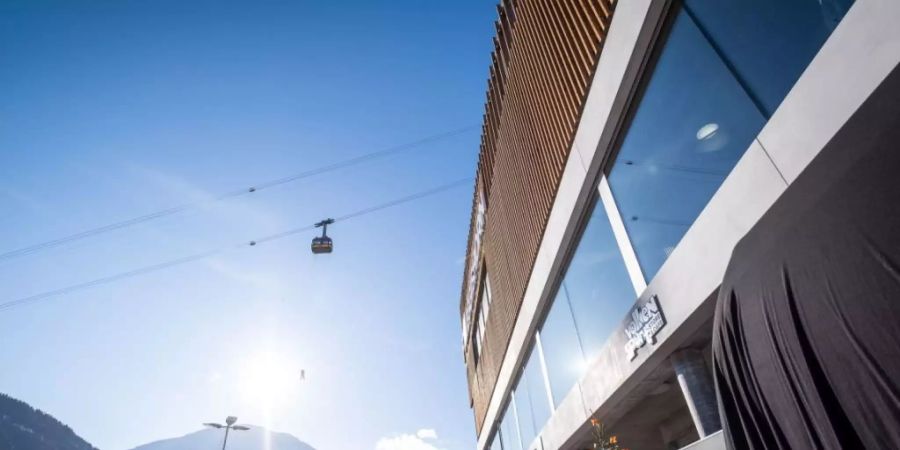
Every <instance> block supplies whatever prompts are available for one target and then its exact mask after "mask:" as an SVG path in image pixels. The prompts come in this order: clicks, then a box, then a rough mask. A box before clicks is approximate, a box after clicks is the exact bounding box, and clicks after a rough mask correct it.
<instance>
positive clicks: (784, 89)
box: [685, 0, 853, 116]
mask: <svg viewBox="0 0 900 450" xmlns="http://www.w3.org/2000/svg"><path fill="white" fill-rule="evenodd" d="M852 4H853V0H731V1H727V2H723V1H722V0H687V1H686V2H685V8H686V9H687V10H688V12H689V13H691V15H692V16H693V18H694V19H695V20H696V21H697V24H698V26H699V27H700V28H701V29H702V30H703V31H704V32H705V33H706V35H707V36H708V37H709V38H710V39H711V40H712V42H713V43H714V44H715V45H716V47H718V48H719V50H720V53H721V54H722V55H723V57H724V58H725V59H726V60H727V61H728V62H729V63H730V64H731V66H732V67H733V68H734V69H735V72H736V73H737V75H738V76H739V77H740V78H741V79H742V80H743V81H744V84H745V86H746V87H747V88H748V89H749V90H750V92H751V95H753V96H754V97H756V99H757V100H758V102H759V103H760V104H761V107H762V108H763V111H764V113H765V114H766V115H767V116H771V115H772V113H773V112H774V111H775V109H776V108H777V107H778V105H779V104H780V103H781V100H783V99H784V97H785V95H787V93H788V91H790V89H791V87H793V86H794V83H795V82H796V81H797V79H798V78H800V74H801V73H803V70H804V69H806V66H807V65H809V62H810V61H812V59H813V57H814V56H815V55H816V53H817V52H818V51H819V48H821V47H822V44H824V43H825V40H826V39H828V36H829V35H830V34H831V32H832V30H834V28H835V27H836V26H837V24H838V22H840V21H841V19H842V18H843V17H844V14H846V12H847V10H848V9H850V6H851V5H852Z"/></svg>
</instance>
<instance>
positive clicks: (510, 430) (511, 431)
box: [500, 399, 522, 450]
mask: <svg viewBox="0 0 900 450" xmlns="http://www.w3.org/2000/svg"><path fill="white" fill-rule="evenodd" d="M514 405H515V400H512V399H511V400H510V402H509V404H508V405H506V412H504V413H503V421H501V422H500V434H501V435H502V436H503V450H522V444H521V440H520V439H519V429H518V425H517V424H516V416H515V414H516V408H515V406H514Z"/></svg>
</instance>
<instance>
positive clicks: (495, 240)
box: [461, 0, 615, 430]
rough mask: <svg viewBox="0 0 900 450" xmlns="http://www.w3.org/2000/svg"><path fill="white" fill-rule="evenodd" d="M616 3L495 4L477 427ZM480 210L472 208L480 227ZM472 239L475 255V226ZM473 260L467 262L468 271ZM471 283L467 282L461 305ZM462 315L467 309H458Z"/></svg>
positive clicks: (474, 371) (483, 180) (481, 177)
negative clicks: (488, 290) (487, 306)
mask: <svg viewBox="0 0 900 450" xmlns="http://www.w3.org/2000/svg"><path fill="white" fill-rule="evenodd" d="M614 5H615V0H503V1H501V3H500V5H498V7H497V10H498V16H499V18H498V20H497V22H496V32H497V34H496V37H495V38H494V51H493V57H492V64H491V67H490V78H489V80H488V87H487V102H486V105H485V113H484V118H483V119H484V122H483V126H482V137H481V153H480V156H479V161H478V173H477V181H476V189H480V190H482V192H483V193H484V198H485V201H486V204H487V213H486V223H485V229H484V237H483V244H482V246H481V249H482V250H481V252H482V255H483V264H485V265H486V267H487V268H488V270H489V272H490V278H491V286H492V294H493V302H492V306H491V314H490V316H489V317H488V319H487V320H488V324H487V330H486V337H485V339H484V346H485V348H484V349H481V355H480V358H479V359H478V363H477V364H475V361H474V359H473V356H472V353H473V351H472V343H471V339H470V340H469V343H468V345H467V346H466V348H465V353H466V364H467V366H468V378H469V390H470V394H471V397H472V404H473V408H474V410H475V411H474V412H475V419H476V426H477V429H478V430H480V429H481V423H482V421H483V420H484V414H485V412H486V409H487V403H488V402H489V401H490V396H491V394H492V392H493V389H494V385H495V383H496V380H497V375H498V373H499V370H500V364H501V362H502V360H503V356H504V353H505V351H506V346H507V344H508V342H509V339H510V335H511V333H512V328H513V324H514V323H515V318H516V315H517V314H518V309H519V306H520V305H521V302H522V298H523V296H524V293H525V287H526V285H527V283H528V278H529V276H530V274H531V270H532V267H533V265H534V261H535V258H536V256H537V251H538V247H539V246H540V242H541V238H542V236H543V232H544V228H545V226H546V224H547V219H548V217H549V214H550V209H551V207H552V204H553V199H554V197H555V195H556V191H557V188H558V186H559V181H560V179H561V177H562V171H563V167H564V165H565V161H566V159H567V157H568V153H569V149H570V147H571V144H572V140H573V138H574V134H575V129H576V126H577V124H578V121H579V118H580V115H581V110H582V107H583V103H584V99H585V96H586V93H587V89H588V85H589V83H590V80H591V77H592V75H593V71H594V68H595V66H596V63H597V61H598V58H599V55H600V50H601V48H602V45H603V42H604V39H605V36H606V30H607V28H608V27H609V23H610V20H611V17H612V11H613V7H614ZM598 126H599V124H598ZM477 198H478V193H477V191H476V195H475V199H476V201H477ZM474 212H475V208H474V207H473V221H472V223H473V224H474ZM469 233H470V234H469V236H470V239H469V241H470V244H469V245H470V247H469V251H470V252H471V251H472V244H471V241H472V233H473V229H472V227H470V231H469ZM471 260H472V258H467V259H466V261H467V263H466V264H467V267H466V269H465V273H469V267H468V265H469V264H471V262H470V261H471ZM476 260H477V258H476ZM466 283H467V281H466V279H464V280H463V300H462V301H463V303H465V302H466V298H465V297H466V296H465V292H466V290H467V286H466ZM465 309H466V308H465V306H464V305H461V313H463V314H465ZM467 332H471V329H470V330H468V331H467Z"/></svg>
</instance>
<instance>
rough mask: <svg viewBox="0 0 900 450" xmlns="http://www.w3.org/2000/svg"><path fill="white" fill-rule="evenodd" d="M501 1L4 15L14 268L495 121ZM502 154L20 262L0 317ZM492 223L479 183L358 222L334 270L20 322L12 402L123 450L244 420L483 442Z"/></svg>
mask: <svg viewBox="0 0 900 450" xmlns="http://www.w3.org/2000/svg"><path fill="white" fill-rule="evenodd" d="M494 5H495V2H494V1H492V0H478V1H475V0H472V1H461V2H436V1H434V2H422V1H412V0H410V1H406V0H403V1H398V0H390V1H341V2H314V1H300V0H296V1H278V2H270V1H246V2H231V1H229V2H212V1H209V2H206V1H153V2H149V1H143V2H140V1H81V2H69V1H67V2H62V1H60V2H47V1H40V0H38V1H10V0H5V1H3V2H2V3H0V86H2V87H0V175H2V177H3V180H4V182H3V183H2V185H0V233H2V235H3V236H4V239H3V240H2V244H0V253H2V252H5V251H8V250H14V249H16V248H20V247H23V246H27V245H30V244H34V243H38V242H42V241H46V240H49V239H53V238H57V237H61V236H66V235H69V234H72V233H76V232H79V231H83V230H85V229H90V228H93V227H96V226H100V225H104V224H107V223H110V222H116V221H119V220H123V219H127V218H130V217H134V216H138V215H142V214H146V213H150V212H153V211H156V210H159V209H162V208H166V207H169V206H173V205H178V204H181V203H185V202H194V201H202V200H204V199H207V198H209V197H210V196H212V195H215V194H218V193H221V192H227V191H230V190H233V189H236V188H242V187H246V186H251V185H253V184H255V183H259V182H261V181H264V180H269V179H273V178H280V177H283V176H288V175H292V174H294V173H298V172H302V171H304V170H308V169H311V168H315V167H318V166H321V165H324V164H328V163H332V162H335V161H338V160H342V159H345V158H350V157H354V156H358V155H360V154H364V153H367V152H371V151H375V150H380V149H383V148H385V147H390V146H392V145H396V144H402V143H405V142H409V141H413V140H416V139H419V138H422V137H425V136H428V135H431V134H434V133H439V132H442V131H447V130H450V129H456V128H460V127H465V126H470V125H478V124H479V123H480V119H481V114H482V111H483V102H484V89H485V86H486V76H487V69H488V64H489V61H490V50H491V41H490V39H491V36H492V34H493V33H492V30H493V24H492V22H493V20H494V16H495V13H494ZM478 140H479V136H478V132H477V130H471V131H470V132H467V133H463V134H460V135H458V136H455V137H452V138H448V139H446V140H443V141H441V142H437V143H432V144H429V145H426V146H423V147H421V148H419V149H417V150H415V151H412V152H409V153H407V154H404V155H402V156H395V157H391V158H386V159H382V160H378V161H373V162H370V163H367V164H363V165H359V166H355V167H353V168H348V169H345V170H341V171H338V172H334V173H331V174H328V175H325V176H318V177H312V178H308V179H304V180H301V181H298V182H295V183H291V184H288V185H283V186H279V187H275V188H272V189H268V190H265V191H260V192H258V193H256V194H254V195H252V196H244V197H241V198H238V199H233V200H228V201H223V202H217V203H213V204H207V205H204V206H202V207H199V208H194V209H192V210H190V211H187V212H185V213H182V214H178V215H174V216H171V217H167V218H164V219H160V220H157V221H153V222H150V223H146V224H142V225H139V226H135V227H131V228H128V229H123V230H118V231H115V232H111V233H106V234H104V235H103V236H98V237H95V238H90V239H85V240H81V241H78V242H75V243H73V244H71V245H67V246H61V247H57V248H53V249H50V250H47V251H43V252H40V253H37V254H34V255H28V256H25V257H20V258H15V259H8V260H0V302H4V301H8V300H11V299H15V298H19V297H23V296H28V295H31V294H35V293H39V292H42V291H46V290H51V289H56V288H60V287H65V286H68V285H71V284H76V283H80V282H83V281H87V280H91V279H95V278H98V277H103V276H107V275H110V274H114V273H118V272H122V271H126V270H130V269H134V268H138V267H142V266H146V265H150V264H155V263H158V262H161V261H166V260H169V259H172V258H178V257H181V256H184V255H189V254H192V253H195V252H199V251H203V250H206V249H210V248H217V247H220V246H223V245H231V244H234V243H239V242H243V241H246V240H249V239H253V238H255V237H259V236H264V235H267V234H270V233H276V232H279V231H283V230H285V229H289V228H293V227H297V226H303V225H307V224H310V223H312V222H314V221H316V220H319V219H321V218H323V217H327V216H340V215H342V214H345V213H348V212H352V211H355V210H357V209H360V208H364V207H367V206H371V205H373V204H377V203H381V202H384V201H387V200H391V199H394V198H396V197H399V196H403V195H407V194H410V193H413V192H416V191H420V190H423V189H427V188H430V187H432V186H435V185H438V184H441V183H445V182H449V181H453V180H456V179H459V178H462V177H465V176H471V175H474V170H475V162H476V158H477V151H478ZM470 207H471V188H470V187H467V186H466V187H461V188H458V189H454V190H450V191H447V192H443V193H440V194H438V195H435V196H433V197H430V198H428V199H427V200H423V201H419V202H415V203H410V204H406V205H402V206H398V207H396V208H392V209H390V210H385V211H381V212H378V213H375V214H371V215H368V216H365V217H361V218H358V219H354V220H350V221H347V222H344V223H339V224H336V225H335V226H334V227H332V228H330V229H329V234H330V235H332V236H333V237H334V238H335V248H336V250H335V253H334V254H332V255H328V256H322V257H313V256H312V255H311V254H310V252H309V239H310V238H311V237H312V233H305V234H300V235H298V236H296V237H292V238H286V239H282V240H279V241H275V242H272V243H268V244H266V245H260V246H256V247H252V248H244V249H240V250H236V251H231V252H228V253H224V254H221V255H218V256H216V257H213V258H210V259H207V260H203V261H198V262H194V263H190V264H186V265H182V266H178V267H174V268H171V269H167V270H164V271H159V272H155V273H151V274H147V275H144V276H141V277H137V278H131V279H127V280H122V281H119V282H116V283H114V284H108V285H103V286H97V287H94V288H91V289H86V290H82V291H78V292H74V293H71V294H68V295H64V296H59V297H54V298H51V299H48V300H46V301H43V302H40V303H35V304H29V305H25V306H21V307H17V308H11V309H7V310H2V311H0V342H2V345H0V367H3V368H4V369H3V370H0V392H4V393H7V394H10V395H12V396H14V397H17V398H20V399H22V400H24V401H27V402H29V403H30V404H32V405H34V406H35V407H38V408H41V409H42V410H45V411H47V412H49V413H51V414H53V415H54V416H56V417H57V418H59V419H60V420H62V421H63V422H65V423H67V424H68V425H70V426H71V427H72V428H73V429H74V430H76V432H78V433H79V434H80V435H81V436H82V437H84V438H86V439H87V440H89V441H90V442H91V443H93V444H94V445H96V446H98V447H100V448H101V449H102V450H125V449H128V448H131V447H134V446H136V445H139V444H142V443H146V442H148V441H151V440H156V439H161V438H166V437H172V436H178V435H181V434H185V433H188V432H191V431H194V430H196V429H197V428H198V426H199V424H200V423H201V422H206V421H212V420H222V419H223V418H224V416H225V415H227V414H234V415H238V416H239V417H240V418H241V421H243V422H247V423H253V424H260V425H262V424H268V425H270V426H271V427H273V428H274V429H276V430H279V431H286V432H290V433H292V434H294V435H296V436H298V437H300V438H301V439H303V440H306V441H307V442H309V443H311V444H313V445H314V446H316V447H317V448H319V449H321V450H329V449H336V450H341V449H350V448H354V449H376V447H377V450H393V449H402V450H405V449H420V448H421V449H430V448H438V449H447V450H455V449H464V448H470V447H471V446H472V444H473V443H474V431H473V425H472V417H471V413H470V410H469V409H468V402H467V395H466V386H465V376H464V367H463V362H462V356H461V353H460V334H459V323H458V302H459V289H460V288H459V283H460V280H461V277H462V270H463V268H462V260H463V257H464V253H465V243H466V232H467V227H468V219H469V211H470ZM261 367H262V368H263V369H260V368H261ZM301 368H302V369H305V371H306V374H307V377H306V381H303V382H299V381H297V382H294V375H295V374H296V372H297V371H298V370H299V369H301ZM260 371H263V372H265V373H262V374H261V373H260ZM260 380H262V382H261V381H260ZM261 384H262V385H261ZM272 387H277V392H271V391H272ZM261 397H264V398H265V401H262V400H261ZM417 432H418V436H416V434H417ZM423 445H424V446H423ZM416 446H418V447H416ZM427 446H431V447H427Z"/></svg>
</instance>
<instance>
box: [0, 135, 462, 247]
mask: <svg viewBox="0 0 900 450" xmlns="http://www.w3.org/2000/svg"><path fill="white" fill-rule="evenodd" d="M475 128H477V127H474V126H469V127H464V128H458V129H455V130H450V131H445V132H443V133H437V134H433V135H430V136H427V137H424V138H422V139H419V140H416V141H412V142H407V143H405V144H400V145H395V146H393V147H388V148H385V149H383V150H379V151H375V152H371V153H366V154H364V155H360V156H356V157H353V158H349V159H345V160H343V161H338V162H335V163H332V164H328V165H325V166H321V167H317V168H315V169H310V170H307V171H305V172H300V173H296V174H294V175H290V176H287V177H283V178H277V179H273V180H268V181H263V182H261V183H258V184H255V185H253V186H250V187H245V188H241V189H235V190H233V191H229V192H224V193H221V194H219V195H216V196H214V197H213V198H211V199H209V200H202V201H198V202H192V203H184V204H181V205H177V206H173V207H171V208H166V209H162V210H159V211H156V212H152V213H149V214H144V215H142V216H137V217H132V218H130V219H126V220H122V221H120V222H114V223H110V224H107V225H103V226H100V227H97V228H91V229H89V230H84V231H81V232H78V233H75V234H71V235H68V236H64V237H61V238H57V239H51V240H49V241H44V242H41V243H38V244H33V245H29V246H26V247H21V248H18V249H15V250H10V251H7V252H4V253H0V261H3V260H7V259H13V258H17V257H20V256H25V255H30V254H32V253H37V252H39V251H41V250H46V249H50V248H53V247H59V246H61V245H65V244H68V243H69V242H73V241H78V240H81V239H86V238H89V237H93V236H97V235H100V234H104V233H108V232H111V231H115V230H121V229H123V228H128V227H131V226H134V225H138V224H141V223H145V222H149V221H152V220H156V219H161V218H163V217H168V216H172V215H175V214H178V213H180V212H183V211H187V210H190V209H194V208H196V207H199V206H203V205H207V204H212V203H216V202H220V201H223V200H227V199H231V198H236V197H241V196H244V195H249V194H253V193H255V192H259V191H261V190H263V189H269V188H272V187H275V186H280V185H283V184H288V183H292V182H294V181H298V180H301V179H304V178H309V177H312V176H314V175H319V174H323V173H327V172H334V171H336V170H339V169H344V168H347V167H351V166H355V165H357V164H362V163H364V162H367V161H372V160H375V159H379V158H384V157H387V156H390V155H394V154H397V153H403V152H406V151H410V150H412V149H414V148H416V147H420V146H422V145H425V144H429V143H432V142H437V141H440V140H443V139H447V138H450V137H453V136H457V135H460V134H463V133H465V132H467V131H470V130H473V129H475Z"/></svg>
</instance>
